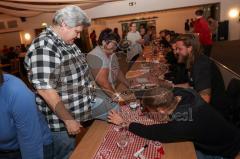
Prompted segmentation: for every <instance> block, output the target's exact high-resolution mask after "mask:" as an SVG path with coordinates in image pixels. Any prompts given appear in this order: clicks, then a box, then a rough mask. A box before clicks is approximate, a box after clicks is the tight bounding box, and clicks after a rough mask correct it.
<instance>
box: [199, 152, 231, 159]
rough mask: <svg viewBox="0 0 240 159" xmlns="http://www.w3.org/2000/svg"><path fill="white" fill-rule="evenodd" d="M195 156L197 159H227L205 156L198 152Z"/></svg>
mask: <svg viewBox="0 0 240 159" xmlns="http://www.w3.org/2000/svg"><path fill="white" fill-rule="evenodd" d="M196 154H197V159H229V158H225V157H221V156H212V155H207V154H204V153H202V152H201V151H198V150H196Z"/></svg>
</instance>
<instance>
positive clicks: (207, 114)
mask: <svg viewBox="0 0 240 159" xmlns="http://www.w3.org/2000/svg"><path fill="white" fill-rule="evenodd" d="M196 15H197V18H198V19H199V23H205V22H204V19H203V17H202V11H201V10H200V11H196ZM90 24H91V20H90V18H89V17H88V16H87V14H86V13H85V12H84V11H83V10H82V9H80V8H79V7H78V6H74V5H70V6H66V7H64V8H62V9H59V10H58V11H57V12H56V13H55V15H54V17H53V25H52V26H49V27H47V28H46V30H44V31H43V32H42V33H41V34H40V35H39V36H38V37H37V38H36V39H34V40H33V42H32V44H31V45H30V47H29V48H28V50H27V54H26V57H25V61H24V64H25V68H26V70H27V72H28V79H29V81H30V83H31V85H32V86H33V90H34V93H33V92H32V91H31V90H29V89H28V88H27V87H26V86H25V85H24V84H23V83H22V82H21V81H20V80H19V79H17V78H16V77H14V76H12V75H8V74H6V73H3V72H2V71H1V70H0V105H1V109H0V116H1V117H2V119H1V120H0V130H1V132H0V159H1V158H9V159H11V158H12V159H13V158H14V159H21V158H23V159H33V158H34V159H43V158H44V159H51V158H54V159H67V158H69V156H70V155H71V153H72V151H73V150H74V148H75V145H76V141H75V136H76V135H77V134H79V133H80V132H81V131H82V129H83V125H84V124H85V123H86V122H88V121H90V120H95V119H100V120H105V121H109V122H111V123H113V124H117V125H124V126H126V128H128V130H129V131H131V132H133V133H134V134H136V135H139V136H141V137H144V138H147V139H152V140H159V141H161V142H179V141H192V142H193V143H194V146H195V149H196V150H197V157H198V158H199V159H209V158H212V159H213V158H215V159H216V158H219V159H220V158H222V159H223V158H234V157H236V158H237V157H239V156H240V154H239V152H240V132H239V129H238V128H236V127H235V126H233V125H232V124H230V123H229V121H227V119H228V116H229V114H228V113H227V112H228V108H229V107H228V99H227V97H226V91H225V88H224V83H223V80H222V76H221V73H220V72H219V70H218V68H217V67H216V65H215V64H214V62H213V61H211V60H210V59H209V57H208V56H206V55H205V54H206V52H207V51H208V47H209V46H208V44H209V43H205V42H206V41H205V40H206V37H205V35H202V33H201V32H198V30H197V29H196V33H199V34H178V33H175V32H174V31H169V30H162V31H160V33H159V35H155V33H154V32H152V30H151V29H149V30H145V31H143V28H141V30H139V31H137V28H136V23H134V22H133V23H130V25H129V28H130V30H129V32H128V33H127V35H126V39H127V40H128V41H130V46H129V48H130V49H129V50H128V51H127V59H128V61H129V68H131V66H132V64H133V63H134V62H135V61H136V60H137V58H138V57H139V56H140V55H141V53H142V50H143V48H144V47H145V46H147V45H152V46H156V47H157V48H159V49H160V50H161V51H162V52H164V54H163V55H164V56H165V58H166V61H167V63H168V65H169V73H168V74H166V75H165V79H167V80H171V81H172V82H173V83H174V84H175V88H174V89H173V90H170V89H167V88H155V89H152V90H151V91H146V92H145V93H144V95H143V97H142V98H141V107H142V108H143V110H145V111H147V112H148V113H159V114H161V116H163V117H164V118H163V119H162V120H163V124H157V125H151V126H146V125H142V124H139V123H135V122H127V121H124V120H123V119H122V118H121V116H120V115H119V114H118V113H117V112H118V111H117V110H118V108H119V104H118V103H119V101H121V100H123V99H121V97H120V96H119V92H118V91H117V89H116V83H117V81H119V82H121V83H122V84H123V85H124V87H125V88H124V89H126V90H127V89H128V88H129V86H130V84H129V82H128V81H127V80H126V78H125V76H124V74H123V72H121V69H120V66H119V63H118V58H117V56H116V54H115V52H116V51H117V49H118V43H119V42H120V36H119V35H118V30H117V29H114V30H112V29H109V28H107V29H104V30H103V31H102V32H101V33H100V35H99V38H98V40H96V33H95V31H93V32H92V33H91V35H90V38H91V40H92V43H93V45H94V49H93V50H92V51H91V52H90V53H88V54H87V55H85V54H84V53H82V52H81V50H80V49H79V48H78V47H77V46H76V45H75V44H74V40H75V39H76V38H79V37H80V33H81V31H82V30H83V28H84V27H88V26H89V25H90ZM195 24H197V22H195ZM200 31H202V30H201V29H200ZM203 34H204V33H203ZM207 38H211V37H207ZM205 44H206V45H205ZM209 45H211V44H209ZM207 55H209V54H207ZM236 94H237V95H238V97H236V98H239V97H240V95H239V94H240V93H236ZM179 97H181V98H179ZM190 108H191V110H192V113H193V115H192V117H193V118H192V119H191V120H187V121H185V122H184V121H178V120H174V119H173V120H170V117H171V116H173V115H174V114H177V113H181V112H182V113H183V112H185V111H187V110H189V109H190ZM89 140H91V139H89ZM86 146H87V145H86Z"/></svg>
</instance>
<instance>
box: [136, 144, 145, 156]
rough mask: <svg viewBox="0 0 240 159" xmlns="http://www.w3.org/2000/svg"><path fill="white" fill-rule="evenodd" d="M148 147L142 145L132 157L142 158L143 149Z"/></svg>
mask: <svg viewBox="0 0 240 159" xmlns="http://www.w3.org/2000/svg"><path fill="white" fill-rule="evenodd" d="M147 147H148V144H146V145H144V146H143V147H142V148H140V149H139V150H138V151H137V152H136V153H134V155H133V156H134V157H139V156H140V155H141V156H142V152H143V151H144V150H145V148H147Z"/></svg>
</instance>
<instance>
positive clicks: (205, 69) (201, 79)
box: [193, 57, 212, 103]
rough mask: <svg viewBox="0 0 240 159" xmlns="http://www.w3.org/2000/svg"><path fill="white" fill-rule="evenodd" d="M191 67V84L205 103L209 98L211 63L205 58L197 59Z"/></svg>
mask: <svg viewBox="0 0 240 159" xmlns="http://www.w3.org/2000/svg"><path fill="white" fill-rule="evenodd" d="M199 60H201V61H198V63H197V64H196V65H195V67H194V68H193V85H194V89H195V90H196V91H197V92H198V93H199V95H200V96H201V97H202V98H203V99H204V101H206V102H207V103H209V102H210V100H211V87H212V83H211V76H212V75H211V63H210V60H209V59H207V57H206V58H202V59H199Z"/></svg>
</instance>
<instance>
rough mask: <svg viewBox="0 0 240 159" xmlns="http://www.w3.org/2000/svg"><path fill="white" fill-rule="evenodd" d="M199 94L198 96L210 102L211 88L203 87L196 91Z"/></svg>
mask: <svg viewBox="0 0 240 159" xmlns="http://www.w3.org/2000/svg"><path fill="white" fill-rule="evenodd" d="M198 93H199V94H200V96H201V97H202V99H203V100H204V101H205V102H207V103H210V100H211V89H204V90H202V91H199V92H198Z"/></svg>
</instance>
